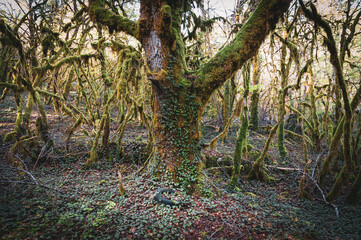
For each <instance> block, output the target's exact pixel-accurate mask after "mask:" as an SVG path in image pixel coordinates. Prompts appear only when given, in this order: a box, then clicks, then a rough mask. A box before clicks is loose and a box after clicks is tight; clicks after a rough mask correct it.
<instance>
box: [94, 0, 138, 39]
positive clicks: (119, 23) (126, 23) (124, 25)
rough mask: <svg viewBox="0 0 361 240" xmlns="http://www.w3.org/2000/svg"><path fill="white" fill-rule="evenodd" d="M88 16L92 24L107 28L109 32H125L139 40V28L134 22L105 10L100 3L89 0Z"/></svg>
mask: <svg viewBox="0 0 361 240" xmlns="http://www.w3.org/2000/svg"><path fill="white" fill-rule="evenodd" d="M88 12H89V16H90V19H91V20H92V21H93V22H96V23H100V24H102V25H104V26H108V28H109V32H110V33H112V32H113V31H117V32H125V33H127V34H129V35H131V36H133V37H135V38H137V39H138V38H139V28H138V24H137V23H136V22H133V21H131V20H130V19H128V18H126V17H123V16H121V15H119V14H116V13H114V12H112V11H110V10H107V9H106V8H105V7H104V5H103V4H102V1H100V0H90V2H89V9H88Z"/></svg>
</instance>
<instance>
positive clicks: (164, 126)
mask: <svg viewBox="0 0 361 240" xmlns="http://www.w3.org/2000/svg"><path fill="white" fill-rule="evenodd" d="M290 2H291V0H264V1H261V3H260V4H259V6H258V7H257V9H256V10H255V12H254V13H253V14H252V16H251V17H250V18H249V20H248V21H247V22H246V23H245V24H244V26H243V28H241V30H240V31H239V32H238V33H237V35H236V37H235V39H234V40H233V41H232V42H231V43H230V44H229V45H227V46H225V47H224V48H223V49H222V50H221V51H220V52H219V53H218V54H216V56H215V57H214V58H212V59H211V60H210V61H209V62H208V63H206V64H205V65H204V67H203V68H201V69H199V70H198V71H196V73H195V74H194V75H192V74H190V73H189V71H188V70H187V65H186V62H185V45H184V42H183V37H182V36H181V24H182V14H183V13H184V12H185V11H188V10H189V9H188V8H189V7H190V2H188V1H164V0H141V2H140V6H141V7H140V19H139V20H138V24H135V22H132V21H130V20H127V19H125V18H124V17H118V16H115V15H114V13H113V12H111V11H109V10H106V9H105V8H104V6H102V4H101V1H99V0H92V1H90V6H89V14H90V17H91V19H92V20H93V21H95V22H99V23H101V24H103V25H106V26H108V27H109V29H110V30H116V31H123V32H126V33H128V34H130V35H132V36H134V37H136V38H137V39H138V40H139V41H140V42H141V44H142V47H143V49H144V50H145V55H146V58H147V65H148V67H149V71H148V72H147V76H148V79H149V80H150V81H151V82H152V92H153V96H154V100H153V132H154V140H155V146H154V156H153V160H152V161H151V162H150V165H149V168H150V170H151V171H152V172H153V173H154V174H155V175H156V176H158V177H161V178H166V179H170V180H172V181H175V182H179V183H181V184H182V185H183V186H184V187H186V188H189V190H195V187H196V183H197V182H198V180H199V176H200V170H201V168H202V161H201V148H200V138H201V131H200V120H201V116H202V112H203V110H204V107H205V105H206V104H207V102H208V100H209V98H210V96H211V94H212V93H213V92H214V91H215V90H216V89H217V88H218V87H220V86H221V85H222V84H223V83H224V82H225V81H226V80H227V79H229V78H230V77H232V76H233V75H234V74H235V72H236V71H237V70H239V69H240V68H241V67H242V65H243V63H244V62H245V61H247V60H248V59H249V58H251V57H253V56H254V55H255V54H256V53H257V50H258V48H259V47H260V45H261V44H262V42H263V41H264V39H265V38H266V36H267V35H268V34H269V32H271V31H272V30H273V29H274V28H275V26H276V24H277V22H278V20H279V18H280V17H281V15H282V14H283V13H284V12H285V11H286V10H287V9H288V6H289V4H290ZM168 4H169V5H168Z"/></svg>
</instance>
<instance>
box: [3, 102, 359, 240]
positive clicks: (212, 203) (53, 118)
mask: <svg viewBox="0 0 361 240" xmlns="http://www.w3.org/2000/svg"><path fill="white" fill-rule="evenodd" d="M15 114H16V109H15V108H14V106H12V105H11V103H9V102H7V101H4V102H3V103H2V104H1V105H0V163H1V166H0V238H1V239H361V207H360V206H361V202H359V203H358V204H357V205H355V206H353V205H348V204H346V203H345V202H346V201H345V199H344V197H342V196H341V197H340V198H339V199H338V200H337V202H335V203H334V205H333V206H331V205H328V204H326V203H325V202H324V201H323V200H322V195H321V194H320V193H319V192H318V190H317V189H316V188H315V196H317V197H316V198H315V199H314V200H313V201H310V200H304V199H300V198H299V190H298V189H299V188H298V185H299V179H300V177H301V176H302V169H303V166H304V160H303V150H302V147H301V146H302V144H301V142H297V141H296V140H291V139H289V140H288V141H287V142H286V147H287V150H288V157H287V159H285V160H284V161H280V160H279V156H278V151H277V145H276V141H274V142H273V144H272V147H271V149H270V151H269V155H268V157H267V159H266V162H265V163H266V165H267V169H268V172H269V174H270V175H271V176H272V177H274V178H275V180H274V181H272V182H271V183H263V182H260V181H250V180H247V179H246V178H245V177H242V178H241V181H240V182H239V184H238V185H237V187H236V188H235V190H233V191H230V190H229V189H228V188H227V183H228V182H229V179H230V175H229V173H227V170H226V168H225V167H224V165H227V164H230V163H231V162H230V159H231V157H232V156H233V150H234V145H235V138H236V135H237V134H236V132H237V129H238V127H239V124H235V125H234V126H233V127H232V128H231V129H230V132H229V134H228V137H227V140H226V141H225V142H224V144H221V143H219V144H218V146H217V148H216V149H215V150H209V149H207V150H204V154H205V156H206V158H207V159H208V162H209V166H208V167H213V168H211V170H209V169H206V170H205V173H206V175H207V178H206V180H205V185H206V189H209V191H210V192H212V193H213V196H212V197H202V196H199V195H187V194H186V193H185V192H184V191H182V190H181V189H180V188H179V187H178V186H176V185H174V184H171V183H168V182H158V181H156V180H154V179H153V178H151V177H150V176H149V175H148V174H147V173H146V172H141V173H137V174H133V173H135V171H136V170H137V169H139V168H140V167H142V165H143V162H144V159H142V158H144V156H143V155H144V154H142V151H143V149H144V146H145V145H146V138H147V132H146V129H145V128H144V127H142V126H140V125H138V124H136V123H131V124H129V125H128V127H127V129H126V134H125V137H124V149H125V156H124V157H122V158H119V157H116V156H114V155H111V156H113V157H112V161H111V162H110V161H107V160H100V161H99V162H98V163H96V164H95V165H94V166H93V167H92V168H91V169H86V170H85V169H83V165H84V163H85V161H86V159H87V157H88V154H89V151H90V146H89V143H88V142H87V137H86V136H85V135H83V134H82V132H81V131H78V132H76V134H74V136H73V138H72V142H71V144H70V149H69V151H68V152H67V151H66V147H65V143H64V142H65V138H66V131H67V127H69V126H71V125H70V123H69V122H67V121H66V120H65V117H64V116H58V115H55V114H53V115H51V114H49V119H48V120H49V123H50V126H51V130H50V132H51V135H52V137H53V139H55V146H54V148H53V151H52V152H50V153H48V156H49V157H48V158H47V159H45V160H43V161H42V162H40V161H39V163H37V164H36V166H34V165H35V162H34V161H32V162H31V161H30V160H27V159H26V158H25V157H24V155H21V153H19V156H21V157H23V158H24V163H25V164H26V165H27V167H28V170H29V172H30V173H31V174H32V176H33V177H34V179H36V181H37V183H38V184H36V183H35V181H34V180H33V179H32V178H31V177H30V175H26V174H21V175H20V177H21V178H19V175H18V172H17V171H14V169H11V168H9V166H8V163H7V160H6V159H7V152H8V151H9V148H10V147H11V145H9V144H5V143H3V142H2V138H3V137H4V135H5V134H6V133H7V132H9V131H11V130H12V129H13V127H14V122H15V117H16V115H15ZM32 121H33V122H34V121H35V116H33V118H32ZM205 122H206V124H205V125H206V126H205V127H204V129H203V136H204V137H203V140H202V141H204V142H209V141H210V140H211V139H212V138H213V137H214V136H216V135H217V132H216V131H215V130H216V128H214V127H211V125H212V124H211V123H212V121H209V120H207V121H205ZM114 129H116V128H113V130H114ZM112 136H114V133H113V134H112V135H111V137H112ZM267 136H268V135H267V133H265V132H262V131H260V132H253V131H250V134H249V136H248V143H250V144H251V145H252V146H253V147H254V149H253V150H251V151H250V152H249V153H248V154H245V155H244V157H246V155H247V160H245V161H244V172H246V170H247V169H248V168H249V164H250V163H252V162H253V161H254V160H255V159H254V158H255V156H256V153H257V151H261V150H262V148H263V146H264V143H265V140H266V139H267ZM142 156H143V157H142ZM318 156H319V153H312V152H311V151H310V153H309V158H310V159H312V160H313V161H315V160H316V158H317V157H318ZM298 169H299V170H298ZM118 171H120V172H121V174H122V176H123V184H124V188H125V190H126V194H125V195H123V196H121V194H120V192H119V190H118V184H119V179H118V175H117V172H118ZM161 187H166V188H167V187H169V188H173V189H175V190H176V193H175V194H174V195H169V196H168V197H171V198H172V199H173V200H176V199H183V200H182V205H181V206H173V207H170V206H165V205H159V204H157V203H155V202H154V200H153V195H154V193H155V191H156V190H157V189H159V188H161ZM327 187H328V186H327V185H326V186H324V188H325V189H326V190H327ZM217 193H219V194H217ZM335 207H336V208H335ZM336 212H338V215H339V216H337V214H336Z"/></svg>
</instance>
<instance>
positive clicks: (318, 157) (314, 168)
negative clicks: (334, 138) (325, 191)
mask: <svg viewBox="0 0 361 240" xmlns="http://www.w3.org/2000/svg"><path fill="white" fill-rule="evenodd" d="M325 151H326V150H325V149H324V150H322V152H321V153H320V154H318V156H317V158H316V162H315V166H314V167H313V169H312V175H311V176H312V178H314V176H315V171H316V168H317V163H318V161H319V160H320V158H321V156H322V155H323V153H324V152H325Z"/></svg>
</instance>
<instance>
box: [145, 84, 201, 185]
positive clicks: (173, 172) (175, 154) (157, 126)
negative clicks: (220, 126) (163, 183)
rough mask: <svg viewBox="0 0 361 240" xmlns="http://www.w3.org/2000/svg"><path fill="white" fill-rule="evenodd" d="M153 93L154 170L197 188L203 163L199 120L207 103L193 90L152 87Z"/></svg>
mask: <svg viewBox="0 0 361 240" xmlns="http://www.w3.org/2000/svg"><path fill="white" fill-rule="evenodd" d="M153 93H154V114H153V128H154V129H153V130H154V137H155V149H154V157H153V161H152V162H151V163H150V165H149V167H150V169H151V172H153V173H155V175H156V176H158V177H160V178H162V179H167V180H172V181H175V182H180V183H181V184H182V185H183V187H186V188H188V189H189V188H190V189H189V190H194V188H195V185H194V184H195V183H196V182H197V180H198V177H199V172H200V170H201V166H202V164H201V147H200V138H201V131H200V130H201V128H200V120H201V116H202V111H203V108H204V105H202V104H201V103H200V99H199V98H197V97H195V95H194V92H192V89H188V90H187V89H180V90H177V89H166V88H162V87H160V86H159V87H157V86H153Z"/></svg>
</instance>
